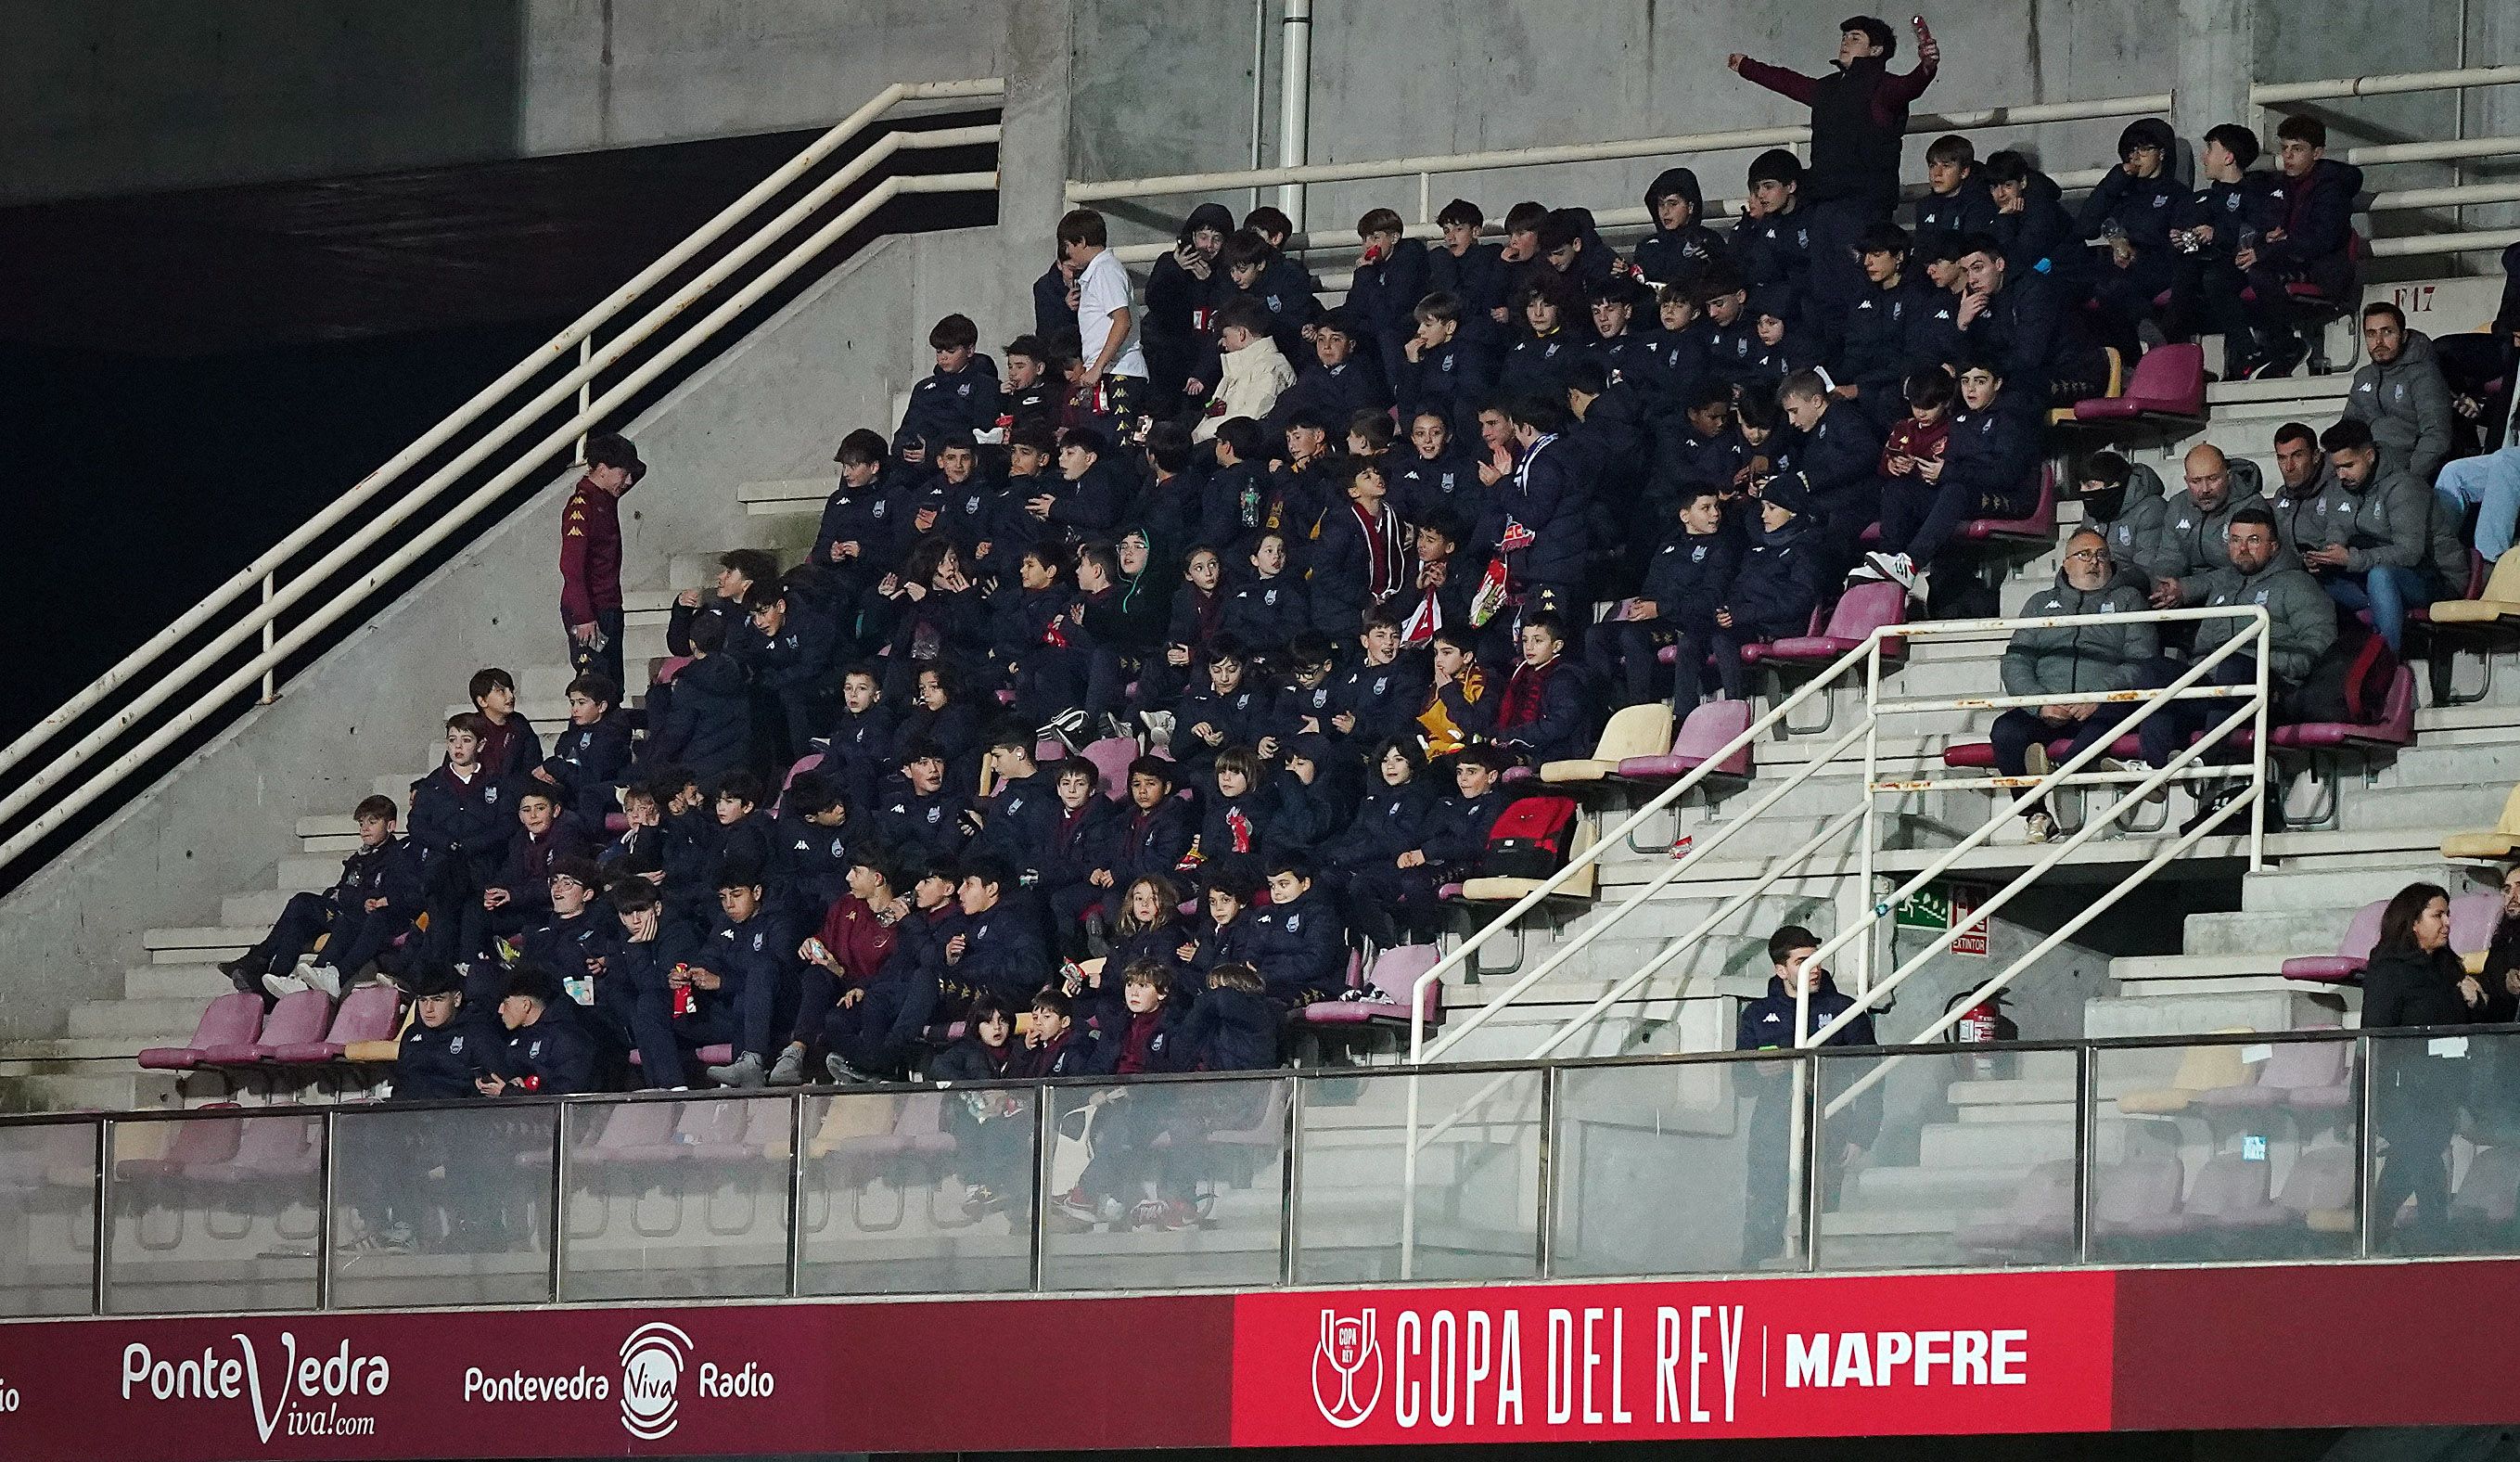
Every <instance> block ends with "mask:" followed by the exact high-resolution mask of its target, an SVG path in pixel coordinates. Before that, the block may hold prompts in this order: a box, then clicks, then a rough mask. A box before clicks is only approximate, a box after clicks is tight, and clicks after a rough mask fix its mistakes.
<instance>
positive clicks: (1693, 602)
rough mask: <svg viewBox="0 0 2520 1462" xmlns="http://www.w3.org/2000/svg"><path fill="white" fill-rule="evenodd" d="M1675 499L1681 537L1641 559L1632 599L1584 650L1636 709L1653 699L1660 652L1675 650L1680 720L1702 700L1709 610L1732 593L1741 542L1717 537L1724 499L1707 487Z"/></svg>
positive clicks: (1710, 637)
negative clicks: (1640, 579) (1641, 568)
mask: <svg viewBox="0 0 2520 1462" xmlns="http://www.w3.org/2000/svg"><path fill="white" fill-rule="evenodd" d="M1681 496H1682V497H1683V499H1684V501H1683V502H1682V503H1681V508H1680V531H1679V532H1678V533H1676V534H1674V535H1673V536H1672V537H1670V538H1667V539H1665V540H1664V541H1663V544H1662V546H1661V547H1659V548H1657V549H1655V550H1654V552H1653V556H1652V557H1651V558H1648V559H1647V560H1645V571H1644V584H1643V588H1641V589H1640V590H1639V591H1638V597H1637V598H1635V599H1633V600H1630V601H1629V602H1628V603H1626V604H1625V605H1623V606H1621V607H1620V611H1619V614H1618V616H1617V617H1614V618H1613V619H1611V620H1610V621H1609V622H1607V623H1604V624H1601V625H1599V626H1598V627H1597V628H1596V629H1595V631H1594V634H1593V638H1592V639H1591V640H1590V641H1589V642H1588V645H1587V648H1588V650H1589V651H1590V652H1591V655H1592V665H1593V678H1594V679H1595V680H1596V681H1597V682H1598V683H1599V684H1600V685H1602V686H1604V687H1606V688H1608V689H1609V690H1610V691H1611V692H1612V693H1613V694H1615V695H1618V696H1619V697H1620V698H1621V699H1620V702H1619V704H1620V705H1622V706H1643V705H1646V704H1649V703H1650V702H1651V701H1652V700H1653V698H1654V683H1655V680H1656V678H1657V675H1658V672H1659V670H1660V668H1661V666H1660V662H1659V652H1660V651H1661V648H1662V647H1663V646H1664V645H1675V646H1676V647H1677V653H1676V656H1675V658H1674V661H1673V664H1674V666H1675V668H1676V669H1677V671H1678V674H1677V675H1676V677H1675V685H1674V688H1673V691H1672V708H1673V709H1674V710H1675V711H1676V712H1677V713H1678V714H1680V715H1683V716H1686V715H1687V714H1688V711H1689V710H1690V708H1694V707H1695V706H1696V705H1697V703H1698V700H1699V699H1700V697H1701V695H1702V689H1701V686H1700V684H1699V676H1700V672H1701V671H1702V670H1703V669H1704V667H1705V663H1706V651H1707V647H1708V646H1709V645H1711V644H1713V643H1714V639H1715V611H1716V610H1717V609H1718V608H1720V607H1721V606H1722V605H1723V604H1724V602H1725V598H1726V596H1727V595H1728V594H1729V593H1730V592H1731V590H1732V587H1733V572H1734V571H1735V570H1737V569H1738V568H1739V567H1740V563H1741V552H1742V543H1741V540H1740V539H1739V538H1737V537H1734V536H1733V534H1731V533H1728V532H1726V531H1724V503H1723V499H1722V498H1720V497H1719V496H1717V494H1716V491H1715V489H1714V488H1713V487H1712V486H1709V485H1706V484H1704V483H1699V484H1697V485H1695V486H1693V487H1690V488H1688V489H1687V490H1685V491H1684V492H1683V493H1682V494H1681Z"/></svg>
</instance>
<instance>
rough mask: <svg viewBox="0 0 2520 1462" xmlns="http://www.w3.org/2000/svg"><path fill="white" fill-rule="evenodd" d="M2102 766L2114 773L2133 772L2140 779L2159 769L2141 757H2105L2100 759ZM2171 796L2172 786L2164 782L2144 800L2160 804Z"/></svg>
mask: <svg viewBox="0 0 2520 1462" xmlns="http://www.w3.org/2000/svg"><path fill="white" fill-rule="evenodd" d="M2100 765H2102V766H2105V767H2107V768H2108V769H2109V770H2111V771H2113V772H2133V773H2135V774H2136V775H2137V776H2138V777H2148V776H2151V775H2152V774H2153V773H2154V772H2155V771H2156V770H2158V769H2159V768H2157V767H2155V766H2154V765H2153V764H2152V763H2151V762H2149V761H2146V760H2144V759H2143V758H2142V757H2141V756H2104V757H2102V758H2101V759H2100ZM2129 785H2130V786H2132V785H2133V784H2132V783H2130V784H2129ZM2169 796H2170V784H2169V783H2167V782H2164V783H2162V784H2161V785H2160V786H2158V787H2156V788H2154V789H2152V795H2151V796H2150V797H2147V798H2145V799H2144V800H2145V801H2147V802H2158V801H2161V800H2165V799H2167V798H2168V797H2169Z"/></svg>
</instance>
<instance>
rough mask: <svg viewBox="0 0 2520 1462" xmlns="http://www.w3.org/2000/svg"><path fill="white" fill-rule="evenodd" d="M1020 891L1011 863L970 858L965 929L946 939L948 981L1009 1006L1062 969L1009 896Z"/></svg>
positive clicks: (962, 894) (1035, 924) (964, 887)
mask: <svg viewBox="0 0 2520 1462" xmlns="http://www.w3.org/2000/svg"><path fill="white" fill-rule="evenodd" d="M1015 891H1016V884H1015V875H1014V872H1013V871H1012V869H1010V868H1008V867H1007V865H1006V864H1004V863H1001V862H998V861H997V860H996V859H994V858H973V859H971V860H969V861H968V862H967V863H966V864H965V865H964V869H963V882H962V884H961V886H960V888H959V889H958V890H957V891H956V893H955V896H956V898H957V900H958V901H959V902H960V903H961V904H962V906H963V920H964V924H963V929H962V932H961V933H959V934H956V935H954V936H953V937H950V938H948V939H947V940H946V941H945V968H946V970H947V972H948V974H947V978H948V979H951V980H953V981H954V982H957V983H959V984H962V985H963V986H964V987H966V988H967V989H971V990H974V991H977V992H981V993H985V994H990V995H994V996H996V997H997V998H998V999H999V1000H1000V1001H1001V1002H1002V1003H1005V1004H1007V1005H1009V1006H1013V1005H1018V1004H1021V1003H1023V1002H1024V1001H1026V1000H1029V999H1031V998H1032V994H1033V992H1034V991H1035V990H1037V989H1039V988H1040V987H1041V986H1042V984H1043V982H1046V981H1047V980H1048V979H1049V978H1050V977H1051V975H1052V974H1053V973H1054V972H1055V971H1056V969H1057V960H1055V959H1053V958H1052V957H1051V954H1050V949H1049V946H1048V945H1047V944H1045V943H1044V942H1043V940H1042V935H1041V921H1040V920H1039V919H1038V918H1036V917H1034V916H1033V915H1031V914H1030V913H1027V912H1026V911H1024V910H1022V909H1018V908H1015V907H1013V906H1012V902H1011V900H1010V897H1009V895H1011V894H1012V893H1013V892H1015ZM1062 1074H1063V1073H1062Z"/></svg>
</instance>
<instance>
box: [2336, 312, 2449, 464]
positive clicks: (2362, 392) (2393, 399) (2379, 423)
mask: <svg viewBox="0 0 2520 1462" xmlns="http://www.w3.org/2000/svg"><path fill="white" fill-rule="evenodd" d="M2344 419H2345V420H2346V421H2349V422H2363V423H2366V424H2368V425H2369V427H2370V428H2371V439H2372V440H2373V441H2375V442H2377V443H2378V444H2379V447H2380V470H2381V471H2382V472H2383V473H2386V472H2388V471H2389V470H2390V469H2392V468H2397V469H2399V470H2402V471H2404V472H2407V473H2408V474H2410V475H2412V477H2413V478H2414V480H2416V481H2417V482H2418V483H2430V482H2431V481H2432V480H2433V478H2434V476H2435V475H2436V474H2438V473H2439V472H2440V471H2441V465H2442V463H2443V462H2444V461H2446V460H2448V459H2449V457H2450V423H2451V414H2450V383H2449V382H2448V381H2447V380H2445V379H2443V377H2442V371H2441V359H2440V356H2439V355H2438V354H2437V353H2436V352H2435V351H2434V349H2433V342H2432V337H2430V336H2428V335H2426V334H2424V333H2423V332H2422V331H2420V330H2409V331H2408V332H2407V339H2406V343H2405V345H2404V346H2403V347H2402V348H2400V350H2399V351H2398V358H2397V359H2395V360H2393V361H2390V362H2389V363H2388V364H2386V365H2382V364H2381V363H2379V362H2378V361H2376V360H2374V361H2365V362H2363V369H2361V370H2359V371H2356V372H2355V373H2354V385H2353V386H2352V387H2351V388H2349V389H2348V390H2347V391H2346V392H2345V416H2344Z"/></svg>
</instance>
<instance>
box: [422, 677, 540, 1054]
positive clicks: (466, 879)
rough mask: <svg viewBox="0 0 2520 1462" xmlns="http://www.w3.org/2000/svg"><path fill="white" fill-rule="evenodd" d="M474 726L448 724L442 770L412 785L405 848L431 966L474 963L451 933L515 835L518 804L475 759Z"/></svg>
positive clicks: (472, 720) (471, 719)
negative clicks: (417, 860)
mask: <svg viewBox="0 0 2520 1462" xmlns="http://www.w3.org/2000/svg"><path fill="white" fill-rule="evenodd" d="M480 726H481V718H480V717H479V716H478V715H458V716H451V717H449V718H448V719H447V722H446V761H445V763H444V764H443V765H441V766H439V767H438V768H437V770H435V771H433V772H430V773H429V774H428V775H427V776H425V777H423V778H421V779H420V780H419V781H417V782H414V783H412V784H411V841H412V842H414V843H416V844H418V845H420V851H421V882H422V886H423V901H424V903H425V904H426V906H427V911H428V913H429V921H428V934H427V938H426V940H425V941H424V948H423V952H422V957H423V958H424V959H425V960H426V961H427V963H430V964H436V965H451V964H453V963H455V961H456V960H457V959H458V958H459V957H461V958H466V959H470V958H471V957H472V955H471V952H470V951H459V950H458V949H457V947H456V942H457V933H458V932H457V928H456V926H457V925H458V924H459V923H460V922H461V920H462V917H463V914H462V911H463V909H464V907H465V906H466V905H468V904H469V905H472V907H475V908H478V907H479V906H480V900H481V891H482V890H484V889H486V888H488V887H489V886H490V881H491V880H492V879H493V878H494V877H496V876H497V874H498V871H499V866H500V864H501V863H503V862H505V861H506V859H507V855H508V840H509V838H510V837H511V836H512V835H513V834H514V833H515V832H516V827H517V806H516V798H515V797H514V796H513V795H512V794H511V793H510V792H509V790H508V789H506V788H503V787H501V786H500V785H499V784H498V782H497V781H496V780H495V779H493V778H492V777H491V776H490V775H489V773H488V772H487V771H486V770H485V769H484V768H483V767H482V766H481V764H480V761H479V759H478V758H479V755H480V750H481V730H480ZM441 914H442V917H441ZM475 1003H476V1004H481V1005H487V1004H489V1003H491V1002H489V1001H478V1002H475Z"/></svg>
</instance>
